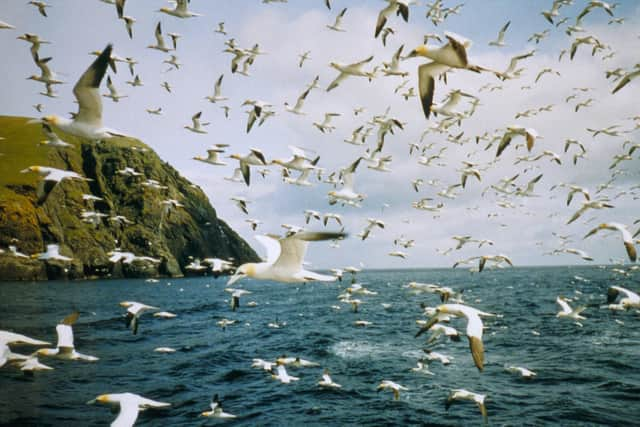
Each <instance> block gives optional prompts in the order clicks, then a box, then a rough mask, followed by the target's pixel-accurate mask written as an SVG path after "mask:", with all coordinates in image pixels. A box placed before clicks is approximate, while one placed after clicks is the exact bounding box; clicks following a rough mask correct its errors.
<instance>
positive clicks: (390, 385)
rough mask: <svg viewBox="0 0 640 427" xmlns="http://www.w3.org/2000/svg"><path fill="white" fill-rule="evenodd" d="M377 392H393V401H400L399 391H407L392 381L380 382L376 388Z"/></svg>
mask: <svg viewBox="0 0 640 427" xmlns="http://www.w3.org/2000/svg"><path fill="white" fill-rule="evenodd" d="M376 390H377V391H381V390H391V391H393V400H398V399H400V391H401V390H409V389H408V388H407V387H405V386H402V385H400V384H398V383H395V382H393V381H389V380H382V381H381V382H380V384H378V387H377V388H376Z"/></svg>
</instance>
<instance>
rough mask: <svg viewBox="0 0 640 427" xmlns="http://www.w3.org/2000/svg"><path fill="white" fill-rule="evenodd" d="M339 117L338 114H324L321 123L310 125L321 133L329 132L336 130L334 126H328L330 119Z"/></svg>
mask: <svg viewBox="0 0 640 427" xmlns="http://www.w3.org/2000/svg"><path fill="white" fill-rule="evenodd" d="M340 115H341V114H340V113H324V119H323V120H322V122H313V123H312V125H313V126H315V127H316V128H317V129H318V130H319V131H320V132H322V133H326V132H331V131H333V130H334V129H335V128H336V127H335V126H331V125H330V123H331V119H332V118H333V117H339V116H340Z"/></svg>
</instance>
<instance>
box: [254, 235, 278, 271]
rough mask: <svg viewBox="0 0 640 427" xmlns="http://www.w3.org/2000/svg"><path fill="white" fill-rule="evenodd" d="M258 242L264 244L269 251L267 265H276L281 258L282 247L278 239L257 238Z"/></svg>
mask: <svg viewBox="0 0 640 427" xmlns="http://www.w3.org/2000/svg"><path fill="white" fill-rule="evenodd" d="M255 237H256V240H257V241H258V242H260V243H261V244H262V246H264V247H265V249H266V250H267V261H266V262H267V263H269V264H272V265H273V264H275V262H276V261H277V260H278V258H279V257H280V252H281V246H280V242H279V240H278V239H274V238H273V237H270V236H267V235H260V236H255Z"/></svg>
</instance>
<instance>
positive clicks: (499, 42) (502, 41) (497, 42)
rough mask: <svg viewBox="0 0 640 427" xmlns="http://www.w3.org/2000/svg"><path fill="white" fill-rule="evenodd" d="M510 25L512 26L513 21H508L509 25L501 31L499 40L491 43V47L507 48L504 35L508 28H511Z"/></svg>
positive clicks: (505, 25)
mask: <svg viewBox="0 0 640 427" xmlns="http://www.w3.org/2000/svg"><path fill="white" fill-rule="evenodd" d="M510 24H511V21H507V23H506V24H504V26H503V27H502V28H501V29H500V32H499V33H498V38H497V39H495V40H492V41H490V42H489V46H496V47H504V46H506V45H505V43H504V35H505V33H506V32H507V28H509V25H510Z"/></svg>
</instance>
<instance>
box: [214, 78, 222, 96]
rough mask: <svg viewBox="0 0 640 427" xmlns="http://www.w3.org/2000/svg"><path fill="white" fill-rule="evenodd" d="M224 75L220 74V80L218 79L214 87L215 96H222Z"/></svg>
mask: <svg viewBox="0 0 640 427" xmlns="http://www.w3.org/2000/svg"><path fill="white" fill-rule="evenodd" d="M223 77H224V74H220V77H218V80H217V81H216V84H215V85H214V87H213V95H214V96H220V94H221V89H220V88H221V86H222V78H223Z"/></svg>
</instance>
